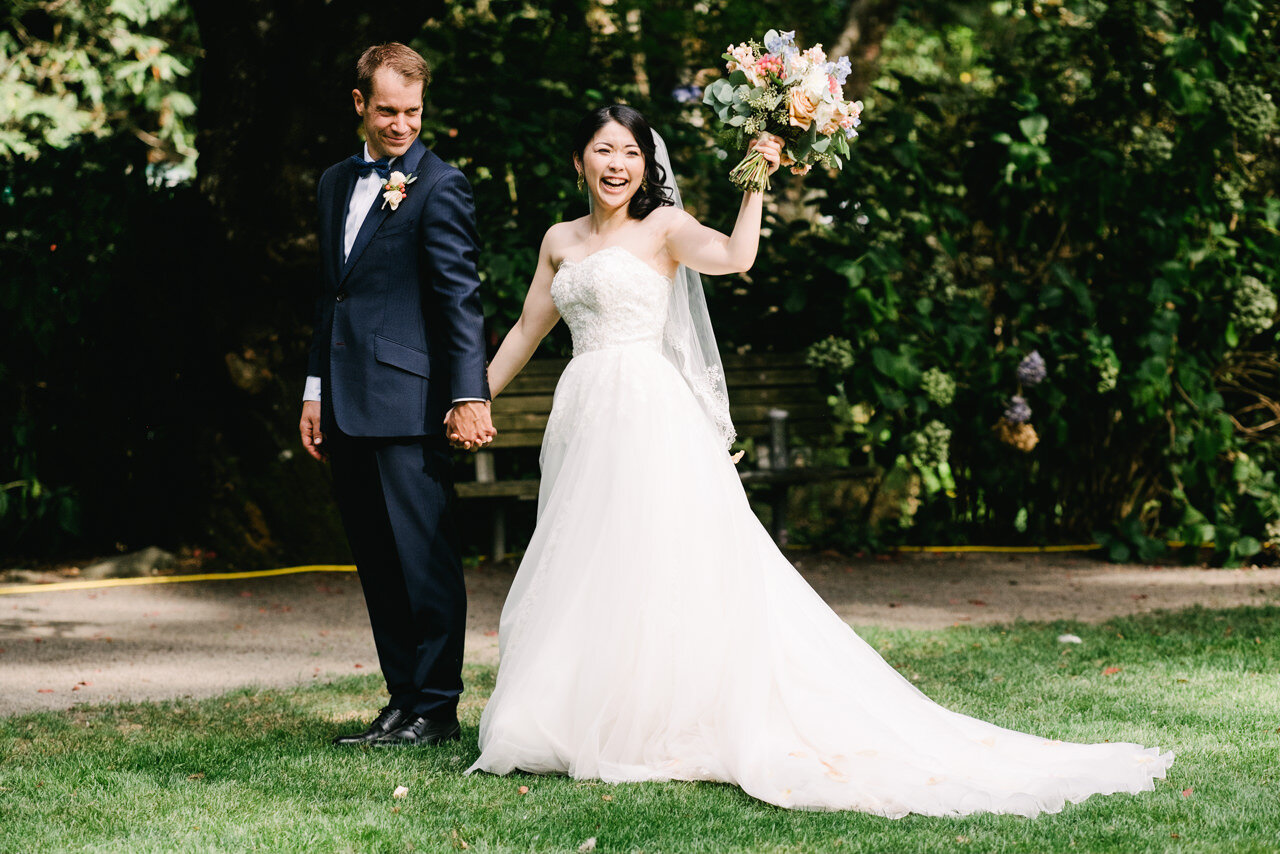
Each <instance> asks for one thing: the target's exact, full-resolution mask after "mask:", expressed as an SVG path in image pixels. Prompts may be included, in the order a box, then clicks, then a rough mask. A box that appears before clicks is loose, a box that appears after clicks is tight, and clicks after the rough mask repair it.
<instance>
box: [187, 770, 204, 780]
mask: <svg viewBox="0 0 1280 854" xmlns="http://www.w3.org/2000/svg"><path fill="white" fill-rule="evenodd" d="M187 779H188V780H202V779H204V772H203V771H198V772H196V773H195V774H188V775H187Z"/></svg>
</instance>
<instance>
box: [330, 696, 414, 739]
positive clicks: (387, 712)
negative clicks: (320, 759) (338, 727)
mask: <svg viewBox="0 0 1280 854" xmlns="http://www.w3.org/2000/svg"><path fill="white" fill-rule="evenodd" d="M411 718H413V715H411V714H409V713H408V712H406V711H405V710H404V709H393V708H391V707H390V706H388V707H387V708H385V709H383V710H382V711H380V712H378V716H377V717H376V718H374V719H373V723H371V724H369V728H368V729H366V730H365V731H364V732H356V733H351V734H350V735H340V736H338V737H337V738H335V739H334V740H333V745H334V747H342V746H343V745H348V744H372V743H373V742H375V741H377V740H378V739H380V738H382V737H383V736H384V735H386V734H387V733H389V732H391V731H392V730H394V729H396V728H397V727H400V726H402V725H403V724H405V723H406V722H408V721H409V720H410V719H411Z"/></svg>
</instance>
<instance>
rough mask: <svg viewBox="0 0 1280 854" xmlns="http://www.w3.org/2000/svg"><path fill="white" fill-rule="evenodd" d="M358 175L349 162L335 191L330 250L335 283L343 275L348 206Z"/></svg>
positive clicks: (330, 262)
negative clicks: (343, 252) (343, 248)
mask: <svg viewBox="0 0 1280 854" xmlns="http://www.w3.org/2000/svg"><path fill="white" fill-rule="evenodd" d="M358 177H359V176H358V175H357V174H356V170H355V166H353V165H352V164H349V163H348V164H347V165H346V166H345V171H344V172H342V175H341V177H340V178H339V179H338V186H337V188H336V189H335V190H334V193H333V224H332V225H331V226H330V228H331V229H332V231H331V237H332V242H331V243H330V244H329V245H330V246H332V247H333V249H332V251H330V252H329V264H330V265H331V267H332V269H333V280H334V283H335V284H337V283H339V279H340V277H341V275H342V267H343V258H342V247H343V245H344V244H345V243H346V240H345V238H346V234H347V208H348V207H349V206H350V205H351V194H352V193H354V192H355V189H356V179H357V178H358Z"/></svg>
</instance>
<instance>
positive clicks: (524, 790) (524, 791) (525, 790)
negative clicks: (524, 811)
mask: <svg viewBox="0 0 1280 854" xmlns="http://www.w3.org/2000/svg"><path fill="white" fill-rule="evenodd" d="M519 792H520V794H522V795H527V794H529V787H528V786H521V787H520V789H519Z"/></svg>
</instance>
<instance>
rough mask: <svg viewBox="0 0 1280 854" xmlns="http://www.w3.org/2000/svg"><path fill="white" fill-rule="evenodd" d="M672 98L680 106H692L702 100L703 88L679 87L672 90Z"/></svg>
mask: <svg viewBox="0 0 1280 854" xmlns="http://www.w3.org/2000/svg"><path fill="white" fill-rule="evenodd" d="M671 97H672V98H674V99H675V100H676V102H677V103H680V104H692V103H693V102H695V101H698V100H700V99H701V98H702V87H701V86H693V85H689V86H677V87H676V88H675V89H672V90H671Z"/></svg>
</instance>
